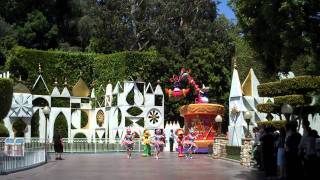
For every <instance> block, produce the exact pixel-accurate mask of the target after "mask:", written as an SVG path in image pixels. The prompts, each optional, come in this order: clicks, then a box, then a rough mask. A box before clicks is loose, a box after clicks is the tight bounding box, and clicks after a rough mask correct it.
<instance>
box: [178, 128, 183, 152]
mask: <svg viewBox="0 0 320 180" xmlns="http://www.w3.org/2000/svg"><path fill="white" fill-rule="evenodd" d="M176 136H177V143H178V157H183V156H184V155H183V138H184V131H183V129H181V128H180V129H177V130H176Z"/></svg>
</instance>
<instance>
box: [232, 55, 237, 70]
mask: <svg viewBox="0 0 320 180" xmlns="http://www.w3.org/2000/svg"><path fill="white" fill-rule="evenodd" d="M232 60H233V68H234V69H237V68H238V65H237V58H236V57H233V58H232Z"/></svg>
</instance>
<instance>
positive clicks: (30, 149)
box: [0, 138, 45, 174]
mask: <svg viewBox="0 0 320 180" xmlns="http://www.w3.org/2000/svg"><path fill="white" fill-rule="evenodd" d="M4 146H5V144H4V139H3V138H1V139H0V174H7V173H11V172H15V171H19V170H23V169H26V168H31V167H34V166H37V165H40V164H42V163H44V162H45V150H44V148H45V146H44V144H43V143H39V142H38V143H32V144H30V143H27V144H25V149H24V155H23V156H8V155H6V154H5V152H4Z"/></svg>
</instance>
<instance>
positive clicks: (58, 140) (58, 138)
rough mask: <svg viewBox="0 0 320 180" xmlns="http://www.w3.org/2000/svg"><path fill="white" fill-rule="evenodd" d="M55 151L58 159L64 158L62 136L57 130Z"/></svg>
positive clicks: (54, 141)
mask: <svg viewBox="0 0 320 180" xmlns="http://www.w3.org/2000/svg"><path fill="white" fill-rule="evenodd" d="M53 144H54V152H55V153H56V160H62V158H61V154H62V153H63V144H62V138H61V135H60V133H59V132H55V133H54V136H53Z"/></svg>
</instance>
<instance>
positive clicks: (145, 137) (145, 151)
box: [142, 129, 151, 157]
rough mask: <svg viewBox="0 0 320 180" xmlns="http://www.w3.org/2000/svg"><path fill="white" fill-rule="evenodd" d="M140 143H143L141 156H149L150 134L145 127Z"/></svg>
mask: <svg viewBox="0 0 320 180" xmlns="http://www.w3.org/2000/svg"><path fill="white" fill-rule="evenodd" d="M142 143H143V144H144V147H143V155H142V156H143V157H147V156H151V146H150V143H151V136H150V133H149V131H148V130H147V129H145V130H144V131H143V136H142Z"/></svg>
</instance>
